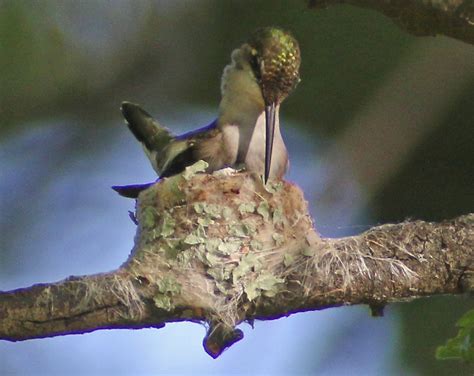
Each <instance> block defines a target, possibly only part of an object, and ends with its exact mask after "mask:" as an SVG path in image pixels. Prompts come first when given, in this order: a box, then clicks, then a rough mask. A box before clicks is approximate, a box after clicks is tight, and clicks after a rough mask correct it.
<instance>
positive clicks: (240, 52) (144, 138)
mask: <svg viewBox="0 0 474 376" xmlns="http://www.w3.org/2000/svg"><path fill="white" fill-rule="evenodd" d="M300 62H301V57H300V49H299V46H298V42H297V41H296V39H295V38H294V37H293V36H292V35H291V34H290V33H288V32H287V31H284V30H281V29H279V28H275V27H266V28H261V29H258V30H257V31H255V32H254V33H253V35H252V36H251V37H250V39H249V40H248V41H247V42H246V43H244V44H242V45H241V46H240V47H239V48H237V49H235V50H234V51H233V52H232V55H231V62H230V64H229V65H227V66H226V67H225V69H224V73H223V75H222V80H221V93H222V99H221V102H220V105H219V113H218V117H217V119H216V120H215V121H213V122H212V123H211V124H209V125H208V126H206V127H204V128H200V129H197V130H194V131H191V132H188V133H185V134H183V135H180V136H174V135H173V134H171V133H170V131H168V130H167V129H166V128H164V127H162V126H161V125H159V124H158V122H156V121H155V120H154V119H153V118H152V117H151V116H150V115H149V114H148V113H147V112H146V111H144V110H143V109H142V108H141V107H140V106H139V105H137V104H133V103H130V102H123V103H122V106H121V110H122V113H123V116H124V117H125V119H126V121H127V124H128V127H129V128H130V131H131V132H132V133H133V135H134V136H135V137H136V138H137V140H138V141H140V142H141V143H142V146H143V148H144V150H145V153H146V154H147V156H148V158H149V159H150V161H151V164H152V166H153V168H154V170H155V171H156V172H157V173H158V176H159V177H160V178H164V177H168V176H172V175H175V174H178V173H180V172H181V171H183V170H184V169H185V168H186V167H187V166H189V165H192V164H193V163H195V162H197V161H198V160H201V159H202V160H204V161H206V162H207V163H208V164H209V166H208V168H207V172H212V171H215V170H219V169H221V168H224V167H241V166H243V167H245V169H246V170H247V171H252V172H257V173H259V174H263V176H264V182H265V183H266V182H267V181H268V180H269V179H281V178H282V177H283V176H284V174H285V172H286V170H287V168H288V153H287V151H286V147H285V144H284V142H283V139H282V136H281V133H280V121H279V110H280V104H281V103H282V102H283V100H284V99H285V98H286V97H287V96H288V95H289V94H290V93H291V91H292V90H293V89H294V88H295V87H296V85H297V84H298V82H299V81H300V77H299V67H300ZM152 184H153V183H149V184H139V185H131V186H115V187H112V188H113V189H115V190H116V191H117V192H118V193H120V194H121V195H123V196H126V197H131V198H136V197H137V196H138V193H139V192H140V191H141V190H143V189H145V188H147V187H149V186H150V185H152Z"/></svg>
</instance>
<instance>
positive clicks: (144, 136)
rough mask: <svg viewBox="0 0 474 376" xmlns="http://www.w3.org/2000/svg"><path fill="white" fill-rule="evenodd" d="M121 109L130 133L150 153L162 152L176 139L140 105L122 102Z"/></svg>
mask: <svg viewBox="0 0 474 376" xmlns="http://www.w3.org/2000/svg"><path fill="white" fill-rule="evenodd" d="M120 109H121V111H122V114H123V116H124V118H125V120H126V121H127V125H128V128H129V129H130V131H131V132H132V133H133V135H134V136H135V138H136V139H137V140H138V141H140V142H141V143H142V144H143V145H144V146H145V148H146V149H148V151H149V152H152V151H156V152H160V151H161V150H162V149H163V148H164V147H165V146H166V145H168V144H169V142H170V141H171V140H172V139H173V138H174V136H173V134H171V132H170V131H169V130H168V129H166V128H165V127H163V126H161V125H160V124H159V123H158V122H157V121H156V120H155V119H153V117H152V116H151V115H150V114H149V113H148V112H146V111H145V110H143V109H142V108H141V107H140V106H139V105H137V104H135V103H130V102H122V106H121V107H120Z"/></svg>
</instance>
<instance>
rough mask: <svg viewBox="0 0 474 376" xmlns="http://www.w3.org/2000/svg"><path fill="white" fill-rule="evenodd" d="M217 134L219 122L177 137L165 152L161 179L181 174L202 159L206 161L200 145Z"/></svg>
mask: <svg viewBox="0 0 474 376" xmlns="http://www.w3.org/2000/svg"><path fill="white" fill-rule="evenodd" d="M217 132H218V130H217V122H216V121H213V122H212V123H211V124H209V125H207V126H205V127H202V128H199V129H196V130H193V131H191V132H188V133H184V134H182V135H179V136H176V137H175V138H174V139H173V141H171V142H170V143H169V145H168V146H167V147H166V149H165V150H164V153H163V154H164V155H165V158H163V160H162V164H161V174H160V178H165V177H168V176H173V175H176V174H179V173H180V172H182V171H183V170H184V169H185V168H186V167H188V166H190V165H192V164H194V163H196V162H197V161H199V160H200V159H206V158H205V157H204V156H202V155H201V153H199V151H200V149H201V148H200V145H201V144H202V143H203V141H205V140H206V139H210V138H212V137H214V136H215V134H216V133H217Z"/></svg>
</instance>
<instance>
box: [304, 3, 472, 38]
mask: <svg viewBox="0 0 474 376" xmlns="http://www.w3.org/2000/svg"><path fill="white" fill-rule="evenodd" d="M309 4H310V6H311V7H313V8H325V7H327V6H329V5H333V4H351V5H355V6H359V7H362V8H369V9H374V10H376V11H378V12H381V13H383V14H385V15H386V16H388V17H390V18H391V19H392V20H393V21H394V22H395V23H396V24H398V25H399V26H400V27H401V28H403V29H404V30H406V31H408V32H409V33H410V34H413V35H417V36H430V35H436V34H443V35H446V36H448V37H451V38H455V39H459V40H462V41H464V42H467V43H470V44H474V2H473V1H472V0H384V1H381V0H310V1H309Z"/></svg>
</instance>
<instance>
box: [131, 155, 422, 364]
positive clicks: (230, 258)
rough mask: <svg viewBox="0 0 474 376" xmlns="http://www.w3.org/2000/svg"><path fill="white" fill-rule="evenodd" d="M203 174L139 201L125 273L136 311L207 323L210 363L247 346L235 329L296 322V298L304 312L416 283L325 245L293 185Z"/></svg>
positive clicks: (353, 251) (404, 270) (400, 271)
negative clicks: (324, 302) (240, 344)
mask: <svg viewBox="0 0 474 376" xmlns="http://www.w3.org/2000/svg"><path fill="white" fill-rule="evenodd" d="M206 167H207V164H206V163H205V162H202V161H201V162H198V163H196V164H195V165H193V166H190V167H188V168H187V169H186V171H185V172H184V173H182V174H180V175H176V176H173V177H170V178H167V179H164V180H162V181H160V182H159V183H157V184H155V185H154V186H152V187H150V188H149V189H147V190H145V191H143V192H142V193H141V194H140V196H139V199H138V201H137V210H136V218H137V220H138V228H137V234H136V237H135V246H134V248H133V250H132V252H131V255H130V256H129V258H128V260H127V262H126V263H125V264H124V265H123V267H122V270H123V271H124V272H126V275H127V276H128V277H127V278H128V282H127V283H125V282H124V284H123V285H124V286H125V287H126V290H127V292H126V294H124V296H125V297H126V299H128V300H130V299H131V300H133V301H129V304H130V305H131V306H132V307H135V309H134V312H136V313H137V314H138V315H139V314H140V312H145V311H144V309H142V308H143V307H145V306H146V307H149V306H150V305H151V306H152V307H153V309H154V310H156V312H163V311H166V312H168V313H171V314H172V317H175V318H176V321H184V320H191V321H200V322H204V323H206V324H207V325H209V329H208V335H207V337H206V339H205V340H204V345H205V348H206V351H207V352H208V353H209V354H210V355H212V356H214V357H216V356H218V355H219V354H220V353H221V352H222V351H223V350H224V349H225V348H226V347H228V346H229V345H230V344H232V343H233V342H235V341H237V340H239V339H241V338H242V332H241V331H240V330H238V329H235V327H236V326H237V325H238V324H240V323H241V322H243V321H248V322H250V323H251V322H252V321H253V319H254V318H259V317H262V316H266V317H268V316H272V315H278V316H281V315H282V311H283V315H285V314H290V313H291V312H286V311H285V307H286V306H287V304H288V302H289V301H291V300H292V299H299V306H305V304H306V303H305V302H304V301H307V302H308V304H309V302H314V301H315V300H317V299H319V296H322V295H323V294H325V293H326V292H327V291H326V290H327V289H328V286H332V288H333V290H332V291H330V293H331V294H333V295H334V299H340V298H341V297H342V296H344V294H347V291H348V289H349V290H350V288H351V287H350V286H351V283H353V282H357V280H358V279H360V280H362V279H367V278H368V279H370V280H372V281H374V282H373V283H376V281H377V280H380V281H382V280H384V278H386V277H387V275H390V278H397V279H398V280H401V279H403V280H412V279H416V278H417V276H416V273H415V272H414V271H412V270H411V269H410V268H409V267H408V266H406V265H405V264H403V263H401V262H397V261H396V260H393V259H392V258H390V257H389V256H387V257H386V258H385V257H373V256H372V254H371V251H370V249H369V250H367V251H361V247H360V244H358V243H357V242H356V241H354V242H351V241H350V239H349V240H348V241H347V242H346V243H345V244H346V245H347V246H346V247H345V248H341V249H338V248H337V247H335V246H334V245H333V244H332V243H331V239H324V240H322V239H321V238H320V237H319V235H318V234H317V232H316V231H315V230H314V228H313V223H312V219H311V217H310V216H309V214H308V210H307V203H306V201H305V200H304V198H303V194H302V192H301V191H300V189H299V188H297V187H296V186H295V185H292V184H290V183H288V182H283V181H278V182H269V183H268V184H266V185H264V184H263V182H262V179H261V177H260V176H258V175H257V174H251V173H238V174H237V173H233V174H230V175H229V173H227V174H223V173H221V172H216V173H214V174H212V175H209V174H196V172H200V171H203V170H205V168H206ZM374 241H375V244H377V243H376V239H375V238H374ZM374 246H375V245H374ZM379 251H380V250H379ZM374 265H375V266H377V267H375V268H374ZM371 270H372V271H373V270H376V271H377V272H376V273H375V274H374V275H368V273H369V274H370V273H373V272H371ZM315 276H316V277H315ZM328 281H329V282H330V283H329V284H328ZM408 285H410V283H408ZM334 286H336V287H337V288H336V289H335V290H334ZM130 289H134V290H135V291H130ZM364 289H365V287H364ZM302 297H303V300H304V301H303V302H302V301H301V300H302ZM376 300H377V301H380V302H383V301H384V300H385V298H384V296H383V295H382V296H380V297H378V298H377V297H376Z"/></svg>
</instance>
